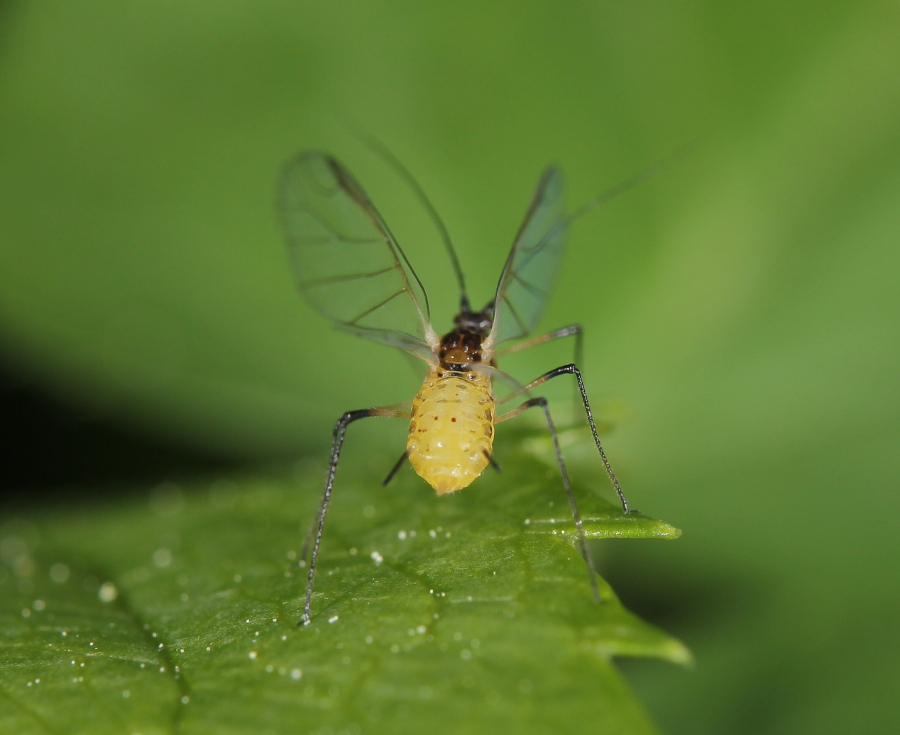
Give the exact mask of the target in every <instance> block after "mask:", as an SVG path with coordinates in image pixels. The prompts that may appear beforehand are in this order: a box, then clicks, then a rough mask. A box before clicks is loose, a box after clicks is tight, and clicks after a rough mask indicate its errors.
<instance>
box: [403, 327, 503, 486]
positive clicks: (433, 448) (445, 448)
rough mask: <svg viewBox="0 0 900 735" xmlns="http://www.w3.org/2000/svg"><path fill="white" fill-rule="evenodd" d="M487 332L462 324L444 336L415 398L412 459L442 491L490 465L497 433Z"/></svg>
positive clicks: (410, 446) (409, 444) (410, 444)
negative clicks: (486, 351) (486, 366)
mask: <svg viewBox="0 0 900 735" xmlns="http://www.w3.org/2000/svg"><path fill="white" fill-rule="evenodd" d="M482 342H483V337H482V336H481V335H480V334H478V333H476V332H473V331H469V330H465V329H456V330H454V331H452V332H450V333H449V334H447V335H445V336H444V338H443V339H442V340H441V345H440V350H439V353H438V359H439V363H438V364H437V365H436V366H434V367H432V368H431V369H429V371H428V375H427V376H426V378H425V382H424V383H423V384H422V388H421V389H420V390H419V392H418V394H417V395H416V397H415V400H414V401H413V406H412V418H411V420H410V424H409V440H408V442H407V447H406V448H407V452H408V454H409V461H410V464H412V466H413V468H414V469H415V471H416V472H418V473H419V475H420V476H421V477H422V478H423V479H425V480H426V481H427V482H428V483H429V484H430V485H431V486H432V487H434V489H435V490H436V491H437V493H438V495H443V494H445V493H450V492H453V491H455V490H461V489H462V488H464V487H466V486H467V485H469V484H470V483H471V482H472V481H473V480H474V479H475V478H476V477H478V476H479V475H480V474H481V473H482V472H483V471H484V469H485V467H487V465H488V462H489V461H490V456H491V449H492V445H493V438H494V394H493V387H492V381H491V375H490V372H489V371H487V370H485V369H484V368H483V363H482V358H483V351H482V347H481V344H482Z"/></svg>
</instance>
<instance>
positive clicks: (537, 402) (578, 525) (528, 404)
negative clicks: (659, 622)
mask: <svg viewBox="0 0 900 735" xmlns="http://www.w3.org/2000/svg"><path fill="white" fill-rule="evenodd" d="M533 406H540V407H541V409H542V410H543V411H544V417H545V418H546V419H547V428H548V429H549V430H550V438H551V439H553V449H554V450H555V451H556V463H557V465H559V474H560V475H562V481H563V486H564V487H565V489H566V496H567V497H568V498H569V507H570V508H571V509H572V517H573V518H574V519H575V529H576V531H577V532H578V550H579V551H580V552H581V556H582V558H583V559H584V562H585V564H587V567H588V576H589V577H590V578H591V590H592V591H593V593H594V599H595V600H597V602H602V600H601V599H600V591H599V590H598V589H597V579H596V576H595V575H596V574H597V571H596V570H595V569H594V562H593V561H591V557H590V554H588V549H587V541H585V538H584V525H583V524H582V522H581V513H579V512H578V504H577V503H576V502H575V493H573V492H572V483H571V482H569V473H568V472H567V471H566V463H565V462H564V461H563V456H562V450H561V449H560V447H559V437H557V435H556V427H555V426H554V425H553V419H552V418H551V416H550V407H549V406H548V405H547V399H546V398H544V396H538V397H536V398H529V399H528V400H527V401H525V403H523V404H522V405H521V406H519V407H518V408H514V409H513V410H512V411H508V412H506V413H505V414H503V415H502V416H500V417H498V418H497V423H498V424H499V423H501V422H502V421H508V420H509V419H512V418H515V417H516V416H518V415H519V414H520V413H522V412H523V411H527V410H528V409H529V408H532V407H533Z"/></svg>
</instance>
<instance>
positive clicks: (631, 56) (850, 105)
mask: <svg viewBox="0 0 900 735" xmlns="http://www.w3.org/2000/svg"><path fill="white" fill-rule="evenodd" d="M898 37H900V12H898V8H897V5H896V4H895V3H888V2H863V3H837V2H815V3H814V2H789V3H771V2H767V3H752V4H744V5H738V4H727V3H715V2H705V3H703V2H701V3H690V4H687V3H683V4H658V3H648V2H637V3H629V4H622V3H614V2H609V3H588V2H571V3H564V4H552V5H551V4H544V3H537V2H515V3H513V2H502V3H490V4H486V3H474V2H472V3H467V2H452V3H443V4H433V5H428V6H426V5H424V4H413V3H404V2H393V3H388V2H383V3H349V2H335V3H328V4H325V3H312V2H302V3H296V2H270V3H241V2H223V3H201V2H179V3H169V2H156V3H123V4H118V3H103V2H81V3H53V4H39V3H26V2H10V3H5V4H4V5H3V6H2V7H0V130H2V143H0V339H2V351H3V353H4V355H5V359H6V361H7V369H8V370H9V371H11V372H12V373H13V374H18V375H22V376H27V379H28V380H29V381H31V383H33V384H35V385H37V386H39V387H40V389H41V390H42V391H45V392H47V393H48V394H50V395H52V396H54V397H55V399H56V400H59V401H61V402H63V403H66V404H70V405H75V406H78V407H80V410H83V411H87V412H90V413H91V415H101V416H103V417H104V420H105V421H108V422H109V423H110V424H112V425H119V426H122V427H126V429H127V430H130V431H137V432H141V433H143V434H144V435H146V436H148V437H155V440H160V441H164V442H166V443H168V444H169V445H172V446H180V447H184V448H185V451H188V450H190V451H197V452H207V453H213V454H215V455H217V456H220V457H230V458H234V459H235V460H242V461H243V460H273V459H276V460H277V459H283V458H294V457H298V456H303V455H308V456H310V457H314V458H316V459H317V460H318V459H322V458H323V452H324V450H325V448H326V446H327V440H328V433H329V430H330V426H331V424H332V422H333V420H334V419H335V418H336V417H337V416H338V415H339V414H340V413H341V412H342V411H344V410H347V409H352V408H359V407H363V406H368V405H373V404H382V403H392V402H396V401H402V400H405V399H408V398H409V397H410V396H411V395H412V392H413V391H414V390H415V386H416V378H415V375H414V374H413V372H412V371H410V370H409V369H408V367H407V366H406V365H405V362H404V360H403V359H402V357H401V356H398V355H393V354H391V353H390V352H389V351H387V350H385V349H383V348H379V347H377V346H373V345H368V344H365V343H363V342H361V341H359V340H354V339H352V338H350V337H348V336H345V335H342V334H340V333H337V332H334V331H331V330H329V328H328V325H327V323H325V322H324V320H323V319H321V318H320V317H318V316H317V315H315V314H314V313H313V312H312V311H311V310H310V309H308V308H307V307H306V305H305V304H304V303H303V302H302V301H301V300H300V298H299V297H298V296H297V295H296V293H295V291H294V287H293V283H292V278H291V273H290V270H289V266H288V261H287V258H286V255H285V253H284V248H283V245H282V242H281V235H280V233H279V231H278V224H277V220H276V217H275V214H274V209H273V201H274V182H275V179H276V176H277V172H278V169H279V166H280V165H281V163H282V162H283V161H285V160H286V159H287V158H288V157H290V156H291V155H292V154H293V153H294V152H295V151H296V150H298V149H301V148H306V147H318V148H325V149H327V150H330V151H332V152H333V153H335V154H336V155H337V156H338V157H339V158H341V159H342V160H343V161H344V162H345V163H346V164H347V166H348V167H349V168H350V169H351V170H352V171H353V172H354V173H356V174H357V176H358V177H359V178H360V180H361V181H362V182H363V184H364V185H365V186H366V188H367V189H368V190H369V193H370V194H371V195H372V197H373V199H374V200H375V202H376V204H377V205H378V206H379V207H380V208H381V210H382V213H383V214H384V216H385V218H386V219H387V221H388V222H389V223H390V224H391V225H392V227H393V228H394V229H395V231H396V232H397V234H398V236H399V239H400V241H401V243H403V244H404V245H405V246H406V248H407V252H408V254H409V256H410V258H411V260H412V261H413V263H414V264H415V265H416V267H417V270H418V271H419V274H420V276H421V277H422V280H423V281H424V282H425V283H426V285H427V286H428V288H429V293H430V294H431V296H432V305H433V309H434V314H435V317H436V327H437V328H438V329H439V330H441V329H444V328H445V327H446V326H447V324H448V323H449V319H450V316H451V313H452V310H453V307H454V294H453V282H452V279H451V278H450V277H449V276H448V274H447V269H446V263H445V260H444V257H443V254H442V253H441V252H440V251H439V250H438V248H437V246H436V243H437V240H436V237H435V235H434V233H433V231H432V229H431V228H429V225H428V223H427V220H426V219H425V218H424V216H423V215H422V213H421V211H420V210H419V208H418V207H417V206H416V204H415V202H414V201H413V200H412V197H411V196H410V195H409V193H408V192H407V191H406V190H405V189H404V188H403V186H402V185H401V184H400V183H399V182H398V181H397V180H396V177H394V176H392V175H391V174H390V172H388V171H386V170H385V167H384V165H383V164H380V163H379V162H378V161H377V160H373V157H372V155H371V154H370V153H368V152H366V150H365V149H364V148H363V147H362V146H360V145H359V143H357V142H355V141H354V140H353V138H352V136H350V135H349V134H348V132H347V129H346V126H344V125H343V124H342V123H340V122H339V120H340V119H341V118H342V117H345V118H346V117H353V118H356V119H358V120H359V121H361V122H362V124H363V125H365V126H366V127H367V128H368V129H370V130H371V131H372V132H373V133H374V134H375V135H376V136H377V137H378V138H380V139H381V140H382V141H383V142H384V143H385V144H386V145H387V146H388V147H389V148H390V149H391V150H392V151H394V152H395V154H396V155H398V156H399V157H400V158H401V160H403V161H404V162H405V163H406V164H407V166H408V167H409V168H410V169H411V170H412V172H413V173H414V174H415V175H416V177H417V179H418V180H419V182H420V183H421V184H422V186H423V187H424V188H425V190H426V191H427V192H428V193H429V195H430V196H431V198H432V199H433V201H434V203H435V205H436V207H437V209H438V210H439V211H440V212H441V214H442V216H443V217H444V219H445V221H446V223H447V225H448V227H449V229H450V231H451V233H452V234H453V236H454V239H455V242H456V244H457V247H458V249H459V251H460V255H461V258H462V260H463V263H464V264H465V267H466V271H467V275H468V278H469V280H470V282H471V286H470V291H471V292H472V294H473V296H475V297H476V300H480V299H481V298H484V300H487V298H488V296H489V294H490V290H491V288H492V287H493V284H494V282H495V280H496V277H497V275H498V273H499V269H500V267H501V265H502V262H503V258H504V257H505V254H506V250H507V248H508V246H509V244H510V242H511V239H512V236H513V234H514V233H515V231H516V228H517V227H518V225H519V221H520V219H521V217H522V216H523V214H524V211H525V207H526V205H527V202H528V199H529V196H530V194H531V191H532V188H533V187H534V185H535V183H536V182H537V179H538V176H539V174H540V172H541V170H542V169H543V167H544V166H545V165H546V164H547V163H549V162H551V161H552V162H557V163H559V164H561V165H562V166H563V168H564V170H565V172H566V174H567V178H568V184H569V201H570V202H571V205H572V206H573V207H574V206H575V205H577V204H578V203H580V202H582V201H584V200H586V199H588V198H590V197H591V196H592V195H594V194H596V193H598V192H599V191H601V190H603V189H605V188H607V187H609V186H612V185H614V184H616V183H618V182H619V181H621V180H623V179H624V178H626V177H628V176H629V175H631V174H633V173H634V172H636V171H638V170H640V169H642V168H644V167H645V166H648V165H650V164H652V163H654V162H656V161H658V160H660V159H662V158H664V157H666V156H667V155H669V154H671V153H672V152H673V151H675V150H677V149H678V148H680V147H681V146H683V145H685V144H686V143H691V142H698V143H697V145H696V147H695V148H694V150H693V152H692V153H691V155H690V156H689V157H687V158H686V159H683V160H681V161H680V162H678V163H677V164H675V165H673V166H672V167H670V168H668V169H667V170H666V171H665V172H664V173H662V174H661V175H659V176H657V177H656V178H655V179H653V180H652V181H650V182H648V183H645V184H643V185H642V186H641V187H640V188H639V189H638V190H636V191H633V192H631V193H629V194H628V195H626V196H623V197H621V198H620V199H617V200H615V201H614V202H612V203H610V204H608V205H606V206H604V207H603V208H602V209H601V210H600V211H598V212H595V213H593V214H592V215H590V216H589V217H587V218H585V219H583V220H581V221H580V222H579V223H578V224H577V225H575V226H574V227H573V229H572V232H571V238H570V247H569V252H568V255H567V260H566V263H565V264H564V269H563V273H562V276H561V280H560V283H559V286H558V289H557V297H556V298H555V300H554V301H553V302H552V304H551V305H550V308H549V310H548V313H547V315H546V318H545V320H544V322H543V325H544V326H545V327H547V328H551V327H556V326H561V325H563V324H568V323H571V322H573V321H578V322H581V323H582V324H583V325H584V326H585V328H586V332H587V340H586V355H585V358H586V359H585V379H586V381H587V384H588V389H589V391H590V392H591V394H592V395H593V396H595V398H596V400H597V401H598V403H599V404H600V405H601V406H605V407H606V410H607V411H608V412H609V414H610V416H611V417H612V419H613V421H614V422H615V424H616V429H615V431H614V433H612V434H611V435H610V436H609V437H608V438H607V443H608V447H607V448H608V452H609V454H610V456H611V457H612V458H613V461H614V464H615V465H616V467H617V468H618V470H619V472H620V476H621V479H622V480H623V483H624V484H625V486H626V488H627V489H628V491H629V493H630V497H631V499H632V500H633V502H634V503H635V504H636V505H637V506H638V507H639V508H641V509H642V510H645V511H647V512H648V513H650V514H652V515H653V516H656V517H659V518H664V519H666V520H668V521H670V522H671V523H673V524H674V525H676V526H678V527H680V528H681V529H683V531H684V537H683V539H681V540H680V541H679V542H678V543H677V544H674V545H671V546H670V545H668V544H666V545H661V544H660V545H656V544H627V543H621V544H613V545H612V546H616V547H618V548H614V549H611V550H608V551H607V552H606V553H607V554H608V556H607V558H606V560H605V565H606V569H605V573H606V576H607V577H608V578H609V579H610V580H611V581H612V583H613V586H614V587H616V588H617V589H618V590H619V591H620V592H621V594H622V596H623V599H624V601H625V603H626V604H628V605H629V606H631V607H632V608H634V609H635V610H636V611H637V612H639V613H642V614H643V615H644V616H645V617H647V618H649V619H651V620H653V621H654V622H656V623H658V624H659V625H661V626H662V627H664V628H666V629H667V630H668V631H669V632H671V633H673V634H675V635H677V636H679V637H680V638H681V639H682V640H684V641H685V642H686V643H687V644H688V645H689V646H691V647H692V649H693V650H694V653H695V655H696V658H697V666H696V669H695V670H693V671H689V672H684V671H680V670H676V669H674V668H666V667H664V666H663V665H661V664H658V663H652V662H628V664H627V665H626V666H625V670H626V673H627V674H628V676H629V678H630V679H631V681H632V682H633V684H634V686H635V688H636V690H637V693H638V696H639V697H640V698H641V699H643V701H644V702H645V703H646V704H647V705H648V707H649V709H650V711H651V713H652V714H653V716H654V717H655V718H656V719H657V721H658V722H659V723H660V725H661V727H662V729H663V730H664V731H667V732H671V733H678V732H684V733H722V732H732V733H782V732H784V733H787V732H791V733H813V732H816V733H821V732H848V731H853V732H889V731H893V729H894V728H895V727H896V720H897V715H898V713H897V707H896V704H895V700H896V693H897V691H900V677H898V674H897V667H896V664H895V662H896V660H897V657H898V656H900V634H898V632H897V629H896V614H897V610H898V603H900V585H898V584H897V572H898V563H897V560H898V554H900V543H898V537H900V534H898V533H897V531H896V516H897V512H898V510H900V500H898V494H897V490H898V480H900V467H898V465H900V452H898V448H897V447H898V443H897V442H898V438H900V437H898V420H897V413H898V408H900V400H898V399H900V381H898V379H897V364H898V358H900V344H898V343H900V340H898V336H900V330H898V320H897V316H898V313H900V303H898V301H900V299H898V294H900V287H898V283H900V279H898V276H900V250H898V245H900V51H898V49H900V44H898V42H897V39H898ZM441 315H444V316H443V317H442V316H441ZM442 319H443V320H442ZM569 354H570V353H569V352H568V349H567V348H566V347H565V346H560V347H558V348H557V347H546V348H542V349H541V350H538V351H536V352H534V353H532V354H527V355H522V356H521V357H519V358H517V360H516V361H514V362H513V363H512V365H513V366H514V368H515V372H516V373H517V374H518V375H520V376H522V377H525V378H527V377H531V376H533V375H536V374H538V373H539V372H542V371H544V370H546V369H548V368H550V367H553V366H555V365H557V364H560V363H562V362H564V361H568V360H569ZM562 394H563V395H566V393H565V391H564V390H563V393H562ZM13 428H15V427H13ZM361 436H362V437H364V439H361V441H365V442H370V443H371V444H372V445H379V443H380V444H381V445H383V446H384V447H394V448H396V447H399V446H400V445H401V444H402V436H403V428H402V427H399V429H397V430H396V431H394V433H391V432H390V431H388V432H385V433H384V434H383V435H382V434H381V433H378V432H373V431H369V432H368V433H366V432H361ZM398 451H399V450H398ZM379 471H380V470H379ZM663 546H664V547H665V548H660V547H663ZM660 587H662V588H663V589H667V590H669V594H668V595H667V596H666V597H664V598H660V597H659V596H658V595H657V594H656V592H653V593H650V592H649V591H648V590H650V589H653V590H658V589H659V588H660Z"/></svg>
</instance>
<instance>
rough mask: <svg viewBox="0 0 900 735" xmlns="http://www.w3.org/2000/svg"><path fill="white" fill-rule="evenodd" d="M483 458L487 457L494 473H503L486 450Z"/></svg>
mask: <svg viewBox="0 0 900 735" xmlns="http://www.w3.org/2000/svg"><path fill="white" fill-rule="evenodd" d="M484 456H485V457H487V461H488V462H490V463H491V467H493V468H494V472H503V468H502V467H501V466H500V465H499V464H498V463H497V460H496V459H494V457H493V456H492V455H491V453H490V452H488V451H487V450H486V449H485V450H484Z"/></svg>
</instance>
